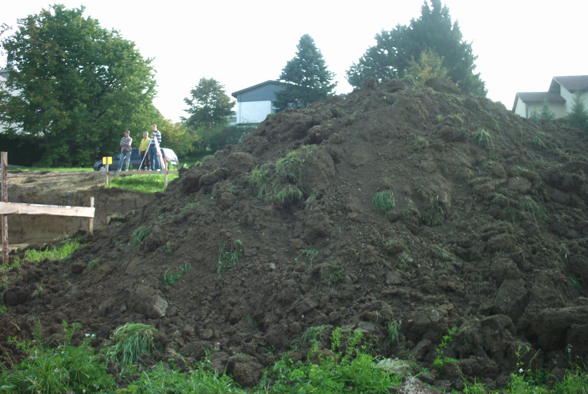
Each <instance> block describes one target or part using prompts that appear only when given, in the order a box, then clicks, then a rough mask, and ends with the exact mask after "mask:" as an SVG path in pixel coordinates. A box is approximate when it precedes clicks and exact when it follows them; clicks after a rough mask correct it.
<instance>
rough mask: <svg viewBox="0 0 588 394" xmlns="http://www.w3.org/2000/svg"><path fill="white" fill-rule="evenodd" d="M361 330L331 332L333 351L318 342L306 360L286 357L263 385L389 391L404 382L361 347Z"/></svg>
mask: <svg viewBox="0 0 588 394" xmlns="http://www.w3.org/2000/svg"><path fill="white" fill-rule="evenodd" d="M362 339H363V336H362V334H361V332H359V331H353V332H352V333H344V332H343V330H342V329H341V328H336V329H335V330H333V332H332V333H331V347H330V350H329V351H324V350H322V349H321V348H320V343H319V342H314V344H313V346H312V348H311V350H310V351H309V354H308V358H307V360H306V361H292V360H290V359H289V358H288V357H284V358H282V359H281V360H279V361H278V362H276V363H275V364H274V366H273V367H272V368H270V369H269V370H268V371H267V372H266V374H265V376H264V377H263V379H262V382H261V384H260V385H261V387H262V389H264V391H266V392H272V393H343V392H345V393H388V392H390V389H392V388H393V387H397V386H399V385H400V382H401V380H402V377H401V376H397V375H392V374H390V373H389V372H387V371H385V370H383V369H380V368H378V367H377V364H376V361H375V359H374V358H373V357H372V356H371V355H369V354H367V353H364V352H362V351H361V347H360V343H361V342H362Z"/></svg>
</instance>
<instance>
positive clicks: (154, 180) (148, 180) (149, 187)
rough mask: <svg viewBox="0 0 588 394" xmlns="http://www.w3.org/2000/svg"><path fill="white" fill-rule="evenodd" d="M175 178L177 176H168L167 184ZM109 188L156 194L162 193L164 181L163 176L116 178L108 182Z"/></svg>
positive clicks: (149, 175)
mask: <svg viewBox="0 0 588 394" xmlns="http://www.w3.org/2000/svg"><path fill="white" fill-rule="evenodd" d="M177 177H178V175H177V174H169V175H168V176H167V180H168V183H169V182H171V181H173V180H174V179H176V178H177ZM110 186H111V187H116V188H118V189H123V190H129V191H134V192H141V193H157V192H162V191H164V188H163V187H164V179H163V174H135V175H125V176H117V177H114V178H112V179H111V180H110Z"/></svg>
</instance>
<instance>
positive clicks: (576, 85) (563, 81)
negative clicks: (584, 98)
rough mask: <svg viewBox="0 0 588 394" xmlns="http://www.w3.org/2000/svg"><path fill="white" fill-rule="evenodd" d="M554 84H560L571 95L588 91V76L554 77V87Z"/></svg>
mask: <svg viewBox="0 0 588 394" xmlns="http://www.w3.org/2000/svg"><path fill="white" fill-rule="evenodd" d="M553 82H557V83H559V84H560V85H561V86H563V87H564V88H566V89H567V90H569V91H570V92H571V93H574V92H577V91H581V90H588V75H566V76H560V77H553V81H552V82H551V84H552V85H553ZM550 90H551V88H550Z"/></svg>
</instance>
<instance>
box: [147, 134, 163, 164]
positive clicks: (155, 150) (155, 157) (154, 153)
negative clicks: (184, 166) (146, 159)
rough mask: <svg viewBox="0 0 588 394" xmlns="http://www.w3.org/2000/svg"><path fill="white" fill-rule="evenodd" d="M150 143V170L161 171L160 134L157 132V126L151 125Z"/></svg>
mask: <svg viewBox="0 0 588 394" xmlns="http://www.w3.org/2000/svg"><path fill="white" fill-rule="evenodd" d="M151 132H152V136H151V143H150V144H149V156H151V169H152V170H154V171H160V170H161V165H162V163H161V159H162V158H161V149H160V147H161V132H160V131H159V130H157V125H156V124H153V125H151Z"/></svg>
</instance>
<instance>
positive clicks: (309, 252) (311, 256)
mask: <svg viewBox="0 0 588 394" xmlns="http://www.w3.org/2000/svg"><path fill="white" fill-rule="evenodd" d="M319 253H320V251H318V250H317V249H302V251H301V252H300V255H299V256H302V259H303V260H304V262H305V263H306V264H309V265H312V263H313V261H314V260H315V259H316V258H317V257H318V255H319Z"/></svg>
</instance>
